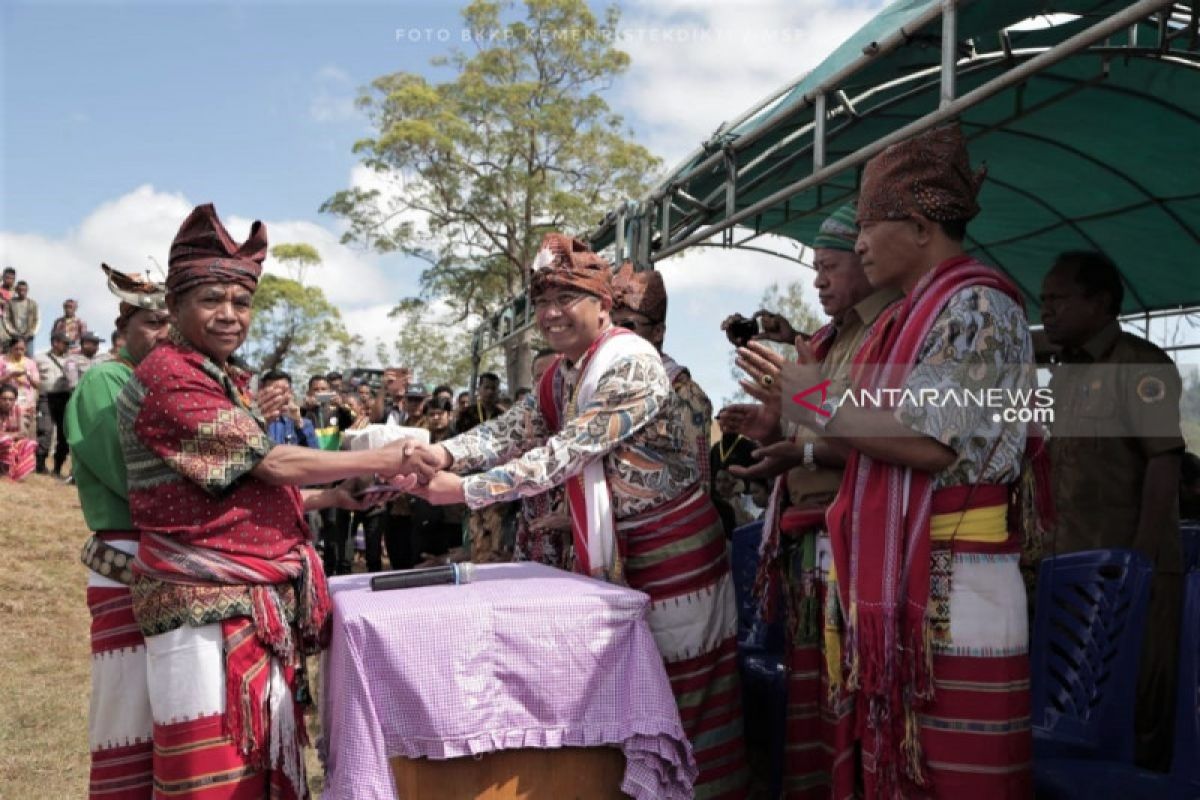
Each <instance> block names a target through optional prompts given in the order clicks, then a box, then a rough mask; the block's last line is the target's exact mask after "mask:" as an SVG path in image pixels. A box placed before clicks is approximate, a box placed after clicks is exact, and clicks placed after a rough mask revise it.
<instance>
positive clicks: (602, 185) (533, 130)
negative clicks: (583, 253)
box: [321, 0, 659, 321]
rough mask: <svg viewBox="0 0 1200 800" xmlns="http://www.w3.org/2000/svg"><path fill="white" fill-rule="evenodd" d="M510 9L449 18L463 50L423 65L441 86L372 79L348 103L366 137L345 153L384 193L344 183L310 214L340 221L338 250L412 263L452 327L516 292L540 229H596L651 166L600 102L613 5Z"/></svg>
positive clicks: (608, 77)
mask: <svg viewBox="0 0 1200 800" xmlns="http://www.w3.org/2000/svg"><path fill="white" fill-rule="evenodd" d="M523 5H524V18H523V19H519V18H516V13H515V4H514V3H512V2H496V1H495V0H475V1H474V2H471V3H470V4H469V5H468V6H467V7H466V8H465V9H464V10H463V19H464V22H465V28H466V29H467V30H469V31H471V32H473V34H474V36H473V47H474V49H473V50H471V51H466V50H461V49H456V50H454V51H452V52H451V53H450V54H449V55H447V56H444V57H441V58H438V59H435V60H434V65H435V66H439V67H449V68H452V69H453V70H454V71H455V73H456V74H455V77H454V78H453V79H452V80H449V81H446V82H443V83H433V82H430V81H429V80H427V79H426V78H425V77H423V76H421V75H417V74H413V73H407V72H398V73H394V74H391V75H385V76H383V77H380V78H378V79H376V80H375V81H374V82H373V83H372V85H371V88H370V90H369V91H368V92H367V93H365V94H364V95H363V96H362V97H361V98H360V99H359V104H360V106H361V107H362V108H363V109H364V110H365V111H366V113H367V114H368V116H369V118H370V120H371V122H372V124H373V126H374V127H375V129H376V135H375V136H373V137H371V138H367V139H363V140H361V141H359V142H358V143H357V144H356V145H355V148H354V149H355V152H356V153H358V154H359V155H360V156H361V157H362V159H363V163H364V164H366V165H367V166H368V167H370V168H371V169H373V170H375V171H376V172H377V173H379V174H380V175H381V176H383V178H384V179H385V180H390V181H391V182H392V183H393V184H394V185H395V192H394V193H392V192H381V191H379V190H376V189H363V188H361V187H355V188H351V189H347V190H344V191H340V192H338V193H337V194H335V195H333V196H332V197H331V198H329V199H328V200H326V201H325V203H324V204H323V205H322V206H321V210H322V211H327V212H331V213H334V214H337V215H338V216H341V217H343V218H345V220H346V221H347V222H348V223H349V229H348V231H347V232H346V234H345V236H344V237H343V241H358V242H361V243H364V244H367V245H369V246H372V247H374V248H375V249H377V250H379V251H381V252H390V251H397V252H402V253H405V254H408V255H412V256H416V257H418V258H420V259H422V260H424V261H425V262H426V263H427V264H428V266H427V268H426V269H425V270H424V272H423V273H422V276H421V289H422V294H423V296H424V297H426V298H441V299H443V300H444V301H445V302H447V303H448V304H449V307H450V309H451V311H452V312H453V314H454V316H455V318H456V319H457V320H459V321H462V320H465V319H467V318H468V317H471V316H474V317H483V316H487V315H488V314H489V313H491V312H493V311H495V310H496V309H497V308H498V307H499V306H500V305H501V304H502V303H503V302H504V301H505V300H507V298H508V297H510V296H512V295H513V294H515V293H516V292H518V291H519V290H521V289H522V288H523V287H524V285H525V283H526V281H527V277H528V276H527V274H526V272H527V266H528V264H529V263H530V262H531V261H532V258H533V255H534V253H535V251H536V248H537V245H538V244H539V243H540V241H541V237H542V235H543V234H544V233H545V232H547V231H551V230H559V231H566V232H576V233H577V232H581V231H583V230H585V229H586V228H588V227H590V226H592V225H594V224H596V223H597V222H598V221H599V220H598V214H599V213H600V212H601V211H602V210H603V209H606V208H609V207H611V206H613V205H614V204H615V203H616V202H618V201H619V200H621V199H623V198H626V197H636V196H639V195H641V194H642V193H644V191H645V189H646V188H647V185H648V184H647V181H648V178H649V177H650V176H651V173H652V172H653V171H654V170H655V169H657V168H658V166H659V162H658V160H657V159H656V158H654V157H653V156H652V155H651V154H650V153H649V152H648V151H647V150H645V149H644V148H642V147H641V146H639V145H637V144H634V143H632V142H630V141H627V138H626V137H627V136H628V133H627V131H625V130H623V128H624V122H623V121H622V119H621V117H620V116H618V115H616V114H614V113H612V111H611V110H610V109H609V107H608V104H607V103H606V102H605V101H604V100H603V98H602V97H601V96H600V92H602V91H603V90H605V89H606V88H608V86H609V85H610V84H611V82H612V80H613V79H614V78H615V77H617V76H618V75H620V74H621V73H622V72H623V71H624V70H625V69H626V68H627V67H628V64H629V57H628V56H627V55H626V54H625V53H623V52H621V51H620V50H618V49H616V48H615V47H614V46H613V44H612V36H611V35H606V33H605V32H606V31H608V32H609V34H611V31H612V30H614V29H615V27H616V24H617V18H618V13H617V10H616V9H615V8H610V9H608V10H607V11H606V12H605V14H604V17H603V20H598V19H597V18H596V17H595V16H594V15H593V14H592V12H591V10H590V9H589V8H588V5H587V3H586V2H584V0H525V2H524V4H523ZM400 311H401V313H404V311H403V309H400Z"/></svg>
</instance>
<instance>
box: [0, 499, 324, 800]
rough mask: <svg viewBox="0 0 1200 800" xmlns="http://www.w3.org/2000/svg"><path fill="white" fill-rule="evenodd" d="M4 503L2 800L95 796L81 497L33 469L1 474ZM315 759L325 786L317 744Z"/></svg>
mask: <svg viewBox="0 0 1200 800" xmlns="http://www.w3.org/2000/svg"><path fill="white" fill-rule="evenodd" d="M0 508H3V509H4V513H3V514H0V626H2V627H0V630H2V631H3V634H4V641H3V643H2V645H0V647H2V650H0V652H3V661H2V663H3V674H4V675H5V676H6V677H5V679H4V681H3V682H2V683H0V686H3V699H2V700H0V800H26V798H38V799H39V800H60V799H61V800H66V798H70V799H71V800H77V799H78V798H81V797H86V796H87V778H88V742H87V715H88V701H89V694H90V691H91V672H90V648H89V646H88V628H89V624H90V618H89V616H88V611H87V605H86V602H85V600H84V590H85V588H86V582H87V576H86V569H85V568H84V566H83V565H82V564H80V563H79V551H80V548H81V547H82V546H83V542H84V540H85V539H86V538H87V535H88V534H87V530H86V527H85V526H84V523H83V516H82V514H81V513H80V510H79V498H78V496H77V495H76V493H75V488H74V487H72V486H64V485H62V484H60V483H59V482H58V481H56V480H53V479H51V478H47V477H43V476H40V475H30V476H29V477H28V478H26V479H25V480H24V481H23V482H22V483H18V484H14V483H11V482H9V481H7V480H4V479H0ZM314 688H315V686H314ZM309 731H310V733H312V734H313V735H314V737H315V735H316V730H315V725H312V724H311V723H310V727H309ZM308 762H309V775H310V786H311V788H313V789H314V792H315V791H318V790H319V786H320V777H319V774H320V770H319V768H318V767H317V765H316V758H315V755H314V754H313V752H312V750H311V749H310V750H309V758H308Z"/></svg>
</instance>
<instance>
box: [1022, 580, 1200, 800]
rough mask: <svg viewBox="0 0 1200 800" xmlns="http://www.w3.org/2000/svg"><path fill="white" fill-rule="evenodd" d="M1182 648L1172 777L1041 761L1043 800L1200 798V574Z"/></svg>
mask: <svg viewBox="0 0 1200 800" xmlns="http://www.w3.org/2000/svg"><path fill="white" fill-rule="evenodd" d="M1179 649H1180V653H1179V683H1178V688H1177V692H1176V697H1177V702H1176V709H1175V746H1174V752H1173V754H1172V757H1171V772H1170V773H1169V774H1165V775H1164V774H1163V773H1159V772H1150V771H1148V770H1143V769H1138V768H1137V767H1135V766H1133V765H1132V764H1120V763H1106V762H1096V761H1090V760H1085V759H1048V760H1039V761H1038V762H1037V763H1036V764H1035V765H1034V774H1035V779H1036V786H1037V796H1038V798H1041V799H1042V800H1084V798H1093V797H1120V798H1131V800H1195V799H1196V798H1200V571H1194V572H1192V573H1190V574H1189V575H1188V576H1187V578H1186V580H1185V583H1184V598H1183V613H1182V615H1181V625H1180V637H1179Z"/></svg>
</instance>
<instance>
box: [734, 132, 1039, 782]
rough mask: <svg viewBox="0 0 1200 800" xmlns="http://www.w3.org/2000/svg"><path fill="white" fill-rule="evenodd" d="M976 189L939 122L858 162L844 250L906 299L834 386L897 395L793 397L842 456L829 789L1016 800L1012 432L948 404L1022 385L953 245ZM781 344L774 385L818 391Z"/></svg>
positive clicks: (746, 360)
mask: <svg viewBox="0 0 1200 800" xmlns="http://www.w3.org/2000/svg"><path fill="white" fill-rule="evenodd" d="M981 181H982V175H976V174H974V173H972V171H971V168H970V163H969V160H968V156H967V151H966V146H965V143H964V141H963V138H962V135H961V133H960V132H959V131H958V129H957V128H942V129H938V130H934V131H930V132H928V133H925V134H923V135H921V136H918V137H916V138H914V139H911V140H909V141H906V142H902V143H900V144H896V145H893V146H892V147H889V148H888V149H886V150H885V151H883V153H881V154H880V155H878V156H876V157H875V158H874V159H872V160H871V161H870V162H869V163H868V164H867V166H866V168H865V170H864V172H863V178H862V185H861V191H860V195H859V201H858V222H859V225H860V234H859V238H858V243H857V252H858V254H859V255H860V256H861V258H862V263H863V268H864V269H865V270H866V274H867V277H868V279H869V280H870V281H871V284H872V285H873V286H876V287H893V288H896V289H899V290H900V291H902V292H904V295H905V296H904V299H903V300H901V301H900V302H898V303H896V304H895V305H893V306H892V307H891V308H890V309H889V310H887V311H886V312H884V315H883V316H881V317H880V319H879V320H878V321H877V322H876V324H875V326H874V327H873V329H872V330H871V333H870V335H869V336H868V338H867V340H866V342H865V343H864V344H863V346H862V348H861V349H860V350H859V353H858V356H857V357H856V358H855V368H854V370H855V371H854V373H853V378H854V383H853V386H854V388H856V389H859V390H862V391H863V392H875V393H876V396H881V397H882V396H884V395H883V393H882V391H881V390H891V391H892V392H893V393H896V394H898V396H899V397H900V398H901V399H900V400H899V401H898V402H897V403H896V404H894V405H893V404H890V403H888V402H886V401H881V402H880V403H878V404H877V405H878V406H880V407H874V406H873V405H871V404H870V403H868V402H860V403H858V404H856V403H850V402H840V401H841V400H842V397H839V396H834V395H828V396H826V398H825V399H824V401H822V402H820V403H819V405H816V401H819V400H821V398H820V397H819V396H815V395H810V397H812V398H813V404H814V405H816V410H811V409H808V408H806V407H804V406H799V408H798V409H797V414H796V416H797V417H798V418H799V419H800V420H801V421H802V423H803V424H805V425H806V426H807V427H810V428H811V429H813V430H815V431H817V432H818V433H821V434H823V435H824V436H825V437H826V440H827V441H834V440H838V439H840V440H841V441H842V442H843V443H844V446H845V447H847V448H848V452H849V454H848V457H847V463H846V468H845V471H844V475H843V479H842V484H841V487H840V490H839V492H838V496H837V499H836V500H835V501H834V503H833V505H832V506H831V507H830V509H829V511H828V513H827V515H826V520H827V523H828V525H829V534H830V543H831V546H832V550H833V561H834V563H833V567H832V569H831V572H830V582H831V584H830V590H829V596H830V598H831V599H832V600H834V601H836V602H835V603H834V604H833V605H832V607H827V608H826V610H825V620H824V621H825V631H824V643H825V647H826V650H825V654H826V664H827V668H828V670H829V675H830V684H831V689H832V690H833V691H835V692H837V698H838V702H840V703H846V704H848V705H850V706H851V711H850V713H849V715H848V716H847V717H846V718H845V719H844V720H842V721H841V726H840V727H841V728H842V730H840V731H835V732H831V735H833V737H834V741H835V742H839V743H840V742H845V743H847V744H848V746H847V747H846V748H845V749H843V750H841V751H839V752H837V753H835V759H837V760H836V762H835V763H836V764H837V765H838V766H837V767H835V772H834V775H833V784H834V792H833V794H834V796H835V797H848V796H851V795H853V794H855V791H856V785H859V786H861V787H862V791H863V794H865V796H866V797H868V798H876V797H885V798H891V797H896V796H905V797H909V796H921V797H925V796H930V797H936V798H963V797H969V798H972V800H989V799H990V798H1005V799H1006V800H1007V798H1018V797H1029V796H1030V795H1031V794H1032V786H1031V784H1032V781H1031V775H1030V763H1031V758H1032V752H1031V751H1032V740H1031V736H1030V728H1029V690H1028V685H1029V684H1028V681H1029V663H1028V657H1027V651H1028V640H1029V636H1028V617H1027V612H1026V603H1025V589H1024V583H1023V581H1022V578H1021V574H1020V570H1019V558H1020V547H1021V541H1020V534H1019V532H1018V531H1016V530H1011V529H1010V528H1009V526H1008V522H1007V511H1008V508H1009V500H1010V492H1011V491H1013V489H1012V487H1013V485H1014V484H1016V483H1017V481H1018V478H1019V476H1020V474H1021V471H1022V465H1023V458H1024V456H1025V447H1026V426H1025V425H1023V424H1020V423H1009V422H1005V421H1004V416H1003V415H1002V414H1001V413H999V412H1000V409H995V408H991V407H988V406H986V405H984V404H982V403H971V402H966V401H964V400H961V399H960V400H958V401H954V400H952V399H951V398H952V397H953V394H952V393H953V392H956V391H957V392H959V393H960V397H961V392H962V391H963V389H971V390H973V391H976V392H982V391H983V390H986V389H1000V390H1001V392H1002V393H1004V392H1007V393H1008V394H1009V395H1015V394H1017V393H1018V392H1031V391H1032V386H1033V383H1032V381H1033V370H1032V361H1033V344H1032V341H1031V339H1030V336H1029V328H1028V325H1027V322H1026V318H1025V314H1024V311H1023V309H1022V306H1021V297H1020V292H1019V290H1018V289H1017V288H1016V286H1015V285H1014V284H1013V283H1012V282H1011V281H1010V280H1008V279H1007V278H1006V277H1004V276H1003V275H1001V274H1000V273H999V272H997V271H996V270H994V269H992V268H989V267H986V266H984V265H982V264H980V263H979V262H977V261H975V260H974V259H972V258H971V257H970V256H968V255H966V254H965V253H964V250H963V245H962V242H963V239H964V237H965V231H966V224H967V222H968V221H969V220H970V219H972V218H973V217H974V216H975V215H976V214H977V213H978V211H979V206H978V204H977V203H976V199H975V198H976V196H977V193H978V189H979V185H980V183H981ZM797 350H798V351H799V352H800V356H801V362H802V363H801V364H800V365H798V366H796V367H791V366H789V367H786V368H785V370H784V375H785V376H788V379H789V385H795V386H798V387H810V386H815V385H817V384H818V383H819V382H820V381H821V380H822V376H821V373H820V371H819V369H818V368H817V366H816V365H815V364H813V363H812V361H813V356H812V353H811V350H810V349H809V348H807V347H806V346H800V347H798V348H797ZM740 355H741V356H742V363H743V364H744V365H745V366H746V368H747V371H748V373H749V374H750V376H751V377H752V378H753V379H754V381H755V382H761V381H763V379H764V378H765V377H766V376H768V375H770V374H771V367H770V366H769V364H768V362H767V361H766V360H765V359H762V358H761V357H759V356H758V355H757V354H755V353H754V352H753V351H751V350H746V349H743V350H742V351H741V353H740ZM767 383H770V381H767ZM905 390H908V391H909V392H910V393H911V397H913V398H918V399H917V401H916V402H912V401H910V399H908V398H909V397H910V395H906V394H904V392H905ZM896 394H893V396H896ZM931 395H932V396H934V397H936V398H938V400H936V401H932V402H931V401H924V402H922V401H921V400H920V398H923V397H929V396H931ZM859 396H860V397H861V396H862V394H860V395H859ZM1019 402H1020V401H1015V402H1014V403H1013V405H1019ZM1044 488H1048V487H1044ZM951 587H953V591H951ZM855 743H857V746H858V748H859V749H860V750H861V759H860V760H859V761H858V766H857V767H856V766H855V764H856V759H855V757H854V745H855ZM856 773H858V774H856Z"/></svg>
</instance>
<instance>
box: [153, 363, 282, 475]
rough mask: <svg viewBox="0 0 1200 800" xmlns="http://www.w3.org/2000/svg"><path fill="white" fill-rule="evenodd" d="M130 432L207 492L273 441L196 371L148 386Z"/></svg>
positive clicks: (243, 470) (262, 454)
mask: <svg viewBox="0 0 1200 800" xmlns="http://www.w3.org/2000/svg"><path fill="white" fill-rule="evenodd" d="M146 388H147V391H146V395H145V399H144V400H143V403H142V407H141V409H140V410H139V411H138V414H137V420H136V422H135V424H134V434H135V435H136V436H137V438H138V440H139V441H140V442H141V443H142V445H143V446H144V447H146V448H147V449H148V450H150V451H151V452H153V453H154V454H155V455H157V456H158V457H160V458H162V459H163V460H164V461H166V463H167V464H168V465H170V467H171V468H172V469H174V470H175V471H176V472H178V473H179V474H180V475H182V476H183V477H185V478H187V479H188V480H190V481H192V482H194V483H196V484H197V485H198V486H200V488H202V489H204V490H205V491H207V492H209V493H210V494H214V495H217V494H221V493H223V492H225V491H226V490H228V489H229V488H230V487H231V486H233V484H234V483H235V482H236V481H237V480H238V479H240V478H241V477H242V476H244V475H246V474H247V473H249V472H250V471H251V470H253V469H254V468H255V467H256V466H258V464H259V463H260V462H261V461H262V460H263V459H264V458H266V456H267V453H269V452H270V451H271V447H272V446H273V445H272V443H271V440H270V438H268V436H267V433H266V431H265V430H263V429H262V428H261V427H259V424H258V422H257V421H256V420H255V419H254V417H252V416H251V415H250V413H249V412H248V411H247V410H246V409H245V408H243V407H241V406H240V405H237V404H235V403H234V402H233V401H232V400H231V399H230V398H229V396H228V395H227V394H226V391H225V389H224V388H223V387H222V386H221V384H219V383H218V382H217V381H215V380H213V379H212V378H210V377H208V376H207V375H205V374H204V373H203V372H200V371H199V370H190V371H189V372H187V373H186V374H184V375H180V376H176V375H172V376H171V383H170V384H169V386H153V385H151V386H147V387H146Z"/></svg>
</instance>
